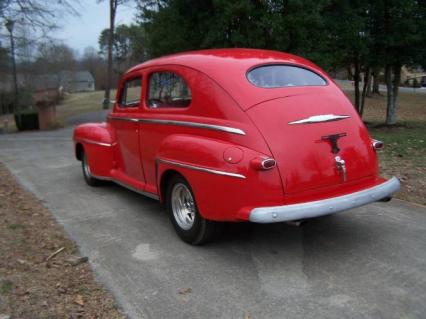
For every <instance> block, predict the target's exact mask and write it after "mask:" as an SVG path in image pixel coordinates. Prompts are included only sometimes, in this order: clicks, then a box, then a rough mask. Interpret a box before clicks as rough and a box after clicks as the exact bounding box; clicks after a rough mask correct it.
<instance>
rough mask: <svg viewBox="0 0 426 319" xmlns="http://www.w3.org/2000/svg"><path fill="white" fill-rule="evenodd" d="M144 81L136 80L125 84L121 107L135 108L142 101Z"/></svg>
mask: <svg viewBox="0 0 426 319" xmlns="http://www.w3.org/2000/svg"><path fill="white" fill-rule="evenodd" d="M141 93H142V79H141V78H135V79H131V80H127V81H126V83H124V87H123V90H122V92H121V96H120V103H119V105H120V107H135V106H138V105H139V103H140V101H141Z"/></svg>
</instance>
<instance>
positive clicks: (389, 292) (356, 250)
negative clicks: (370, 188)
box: [0, 129, 426, 319]
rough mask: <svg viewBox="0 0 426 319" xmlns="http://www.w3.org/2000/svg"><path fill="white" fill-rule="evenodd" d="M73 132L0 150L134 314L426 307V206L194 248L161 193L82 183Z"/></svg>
mask: <svg viewBox="0 0 426 319" xmlns="http://www.w3.org/2000/svg"><path fill="white" fill-rule="evenodd" d="M71 133H72V130H71V129H64V130H59V131H53V132H37V133H20V134H15V135H1V136H0V160H1V161H3V162H4V163H5V164H6V165H7V167H8V168H9V169H11V170H12V172H13V173H14V174H15V175H16V176H17V178H18V179H19V181H20V182H21V183H22V184H23V185H24V186H26V187H27V188H28V189H30V190H31V191H33V192H34V193H35V194H36V195H37V196H38V197H39V198H40V199H42V200H44V202H45V204H46V205H47V206H48V207H49V208H50V209H51V211H52V213H53V215H54V216H55V217H56V219H57V220H58V222H59V223H60V224H62V225H63V226H64V227H65V230H66V231H67V232H68V234H69V235H70V236H71V237H72V238H73V239H74V240H75V241H76V242H77V243H78V244H79V245H80V247H81V251H82V254H83V255H86V256H88V257H89V258H90V263H91V264H92V266H93V268H94V270H95V273H96V275H97V278H98V279H99V280H100V281H101V282H102V283H104V284H105V285H106V286H107V287H108V288H109V289H110V290H111V291H112V292H113V294H114V295H115V296H116V298H117V300H118V302H119V304H120V306H121V307H122V308H123V309H124V311H125V312H126V313H127V314H128V316H129V317H130V318H174V319H179V318H185V319H187V318H227V319H229V318H239V319H240V318H253V319H255V318H315V319H318V318H339V319H340V318H387V319H389V318H425V314H426V302H425V301H426V209H425V208H424V207H421V206H417V205H412V204H409V203H406V202H403V201H399V200H394V201H392V202H390V203H377V204H372V205H369V206H367V207H363V208H359V209H355V210H352V211H348V212H345V213H342V214H338V215H334V216H329V217H325V218H320V219H315V220H311V221H310V222H309V223H307V224H306V225H305V226H303V227H294V226H289V225H286V224H275V225H251V224H232V225H229V227H228V229H227V231H226V232H225V234H224V236H223V237H222V238H221V239H220V240H219V241H217V242H215V243H213V244H210V245H208V246H204V247H191V246H188V245H186V244H184V243H183V242H181V241H180V240H179V239H178V238H177V237H176V235H175V234H174V232H173V229H172V227H171V225H170V223H169V221H168V218H167V216H166V214H165V212H164V210H163V209H162V208H161V206H160V205H159V204H158V203H157V202H156V201H153V200H151V199H148V198H145V197H142V196H140V195H137V194H135V193H132V192H131V191H128V190H126V189H123V188H120V187H119V186H115V185H106V186H102V187H98V188H90V187H89V186H86V184H85V183H84V181H83V178H82V175H81V171H80V163H79V162H77V161H76V160H75V159H74V155H73V149H72V143H71ZM185 288H191V292H188V291H186V293H183V294H181V293H179V292H183V291H181V289H184V290H185Z"/></svg>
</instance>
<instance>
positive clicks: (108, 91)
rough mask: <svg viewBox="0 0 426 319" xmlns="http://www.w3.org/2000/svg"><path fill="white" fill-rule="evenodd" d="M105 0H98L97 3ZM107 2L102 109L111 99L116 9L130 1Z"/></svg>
mask: <svg viewBox="0 0 426 319" xmlns="http://www.w3.org/2000/svg"><path fill="white" fill-rule="evenodd" d="M103 1H105V0H98V3H100V2H103ZM108 2H109V34H108V73H107V83H106V87H105V94H104V102H103V108H104V109H107V108H108V107H109V103H110V99H111V84H112V77H113V74H112V71H113V69H112V67H113V65H112V64H113V60H112V50H113V44H114V31H115V17H116V14H117V8H118V7H119V6H121V5H123V4H125V3H128V2H130V0H108Z"/></svg>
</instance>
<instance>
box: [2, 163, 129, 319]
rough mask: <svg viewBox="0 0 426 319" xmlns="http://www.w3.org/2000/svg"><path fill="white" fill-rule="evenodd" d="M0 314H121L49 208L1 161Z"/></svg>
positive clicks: (70, 316) (29, 316)
mask: <svg viewBox="0 0 426 319" xmlns="http://www.w3.org/2000/svg"><path fill="white" fill-rule="evenodd" d="M0 234H1V236H0V256H1V258H0V317H1V315H8V316H10V318H111V319H115V318H125V316H124V315H123V314H122V313H121V312H120V311H119V310H118V309H117V307H116V304H115V301H114V299H113V297H112V295H111V294H110V293H109V292H107V291H106V290H105V288H103V287H102V285H100V284H99V283H97V282H96V281H95V280H94V278H93V273H92V270H91V268H90V266H89V263H88V262H87V259H85V258H81V257H82V256H80V255H79V252H78V249H77V246H76V245H75V243H73V242H72V241H71V240H69V239H68V238H67V236H66V235H65V233H64V230H63V229H62V227H60V226H59V225H58V224H57V223H56V222H55V221H54V219H53V218H52V217H51V214H50V212H49V211H48V210H47V209H46V208H45V207H44V206H43V204H42V203H41V202H40V201H39V200H37V199H36V198H35V197H34V196H33V195H32V194H31V193H29V192H27V191H25V190H23V189H22V188H21V187H20V186H19V185H18V184H17V182H16V180H15V179H14V178H13V176H12V175H11V174H10V173H9V171H8V170H7V169H6V168H5V167H4V165H3V164H1V163H0Z"/></svg>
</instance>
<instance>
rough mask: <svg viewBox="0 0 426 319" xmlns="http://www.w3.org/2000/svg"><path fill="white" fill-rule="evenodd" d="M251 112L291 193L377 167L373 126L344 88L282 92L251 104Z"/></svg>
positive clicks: (355, 176)
mask: <svg viewBox="0 0 426 319" xmlns="http://www.w3.org/2000/svg"><path fill="white" fill-rule="evenodd" d="M247 114H248V115H249V117H250V118H251V119H252V121H253V122H254V124H255V125H256V126H257V127H258V129H259V130H260V132H261V134H262V135H263V136H264V138H265V140H266V142H267V144H268V146H269V148H270V150H271V152H272V154H273V156H274V158H275V160H276V161H277V166H278V169H279V172H280V175H281V179H282V182H283V187H284V192H285V193H289V194H291V193H298V192H302V191H307V190H311V189H316V188H321V187H328V186H333V185H339V184H345V183H348V182H352V181H354V180H357V179H361V178H364V177H367V176H374V175H375V174H376V173H377V163H376V156H375V153H374V150H373V148H372V146H371V141H370V137H369V135H368V132H367V130H366V128H365V126H364V124H363V123H362V121H361V120H360V118H359V116H358V114H357V113H356V111H355V109H354V107H353V106H352V105H351V103H350V102H349V101H348V100H347V98H346V97H344V96H343V94H342V95H339V94H327V93H325V94H303V95H295V96H289V97H283V98H277V99H274V100H270V101H266V102H263V103H260V104H258V105H256V106H254V107H252V108H250V109H249V110H248V111H247ZM334 135H340V136H335V137H333V136H334ZM333 139H336V143H334V142H333V141H332V140H333ZM336 147H337V148H338V149H339V150H337V149H336ZM336 157H339V158H336ZM339 160H340V164H339V163H338V162H339ZM341 160H343V161H344V169H345V170H346V172H345V173H344V172H343V168H342V167H341V166H342V162H341ZM344 175H346V176H345V177H346V178H345V177H344Z"/></svg>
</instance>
